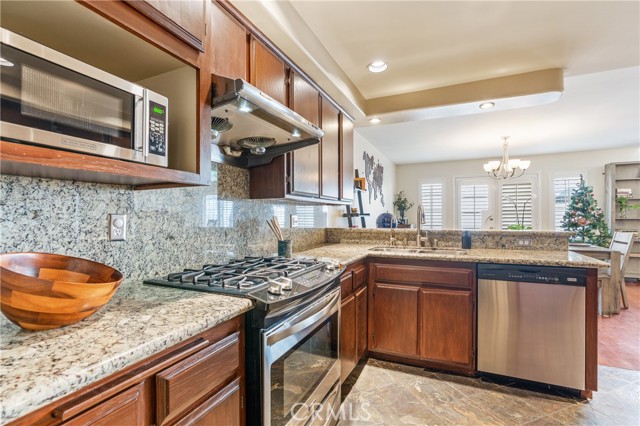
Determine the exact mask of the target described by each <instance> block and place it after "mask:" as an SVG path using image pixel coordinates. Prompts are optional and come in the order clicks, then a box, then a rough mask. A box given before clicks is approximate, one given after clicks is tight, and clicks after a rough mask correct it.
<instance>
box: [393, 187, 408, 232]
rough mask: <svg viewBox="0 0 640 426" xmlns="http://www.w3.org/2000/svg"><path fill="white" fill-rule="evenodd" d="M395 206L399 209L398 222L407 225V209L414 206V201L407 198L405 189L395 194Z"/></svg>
mask: <svg viewBox="0 0 640 426" xmlns="http://www.w3.org/2000/svg"><path fill="white" fill-rule="evenodd" d="M393 206H394V207H395V208H396V210H398V216H399V218H398V223H401V224H403V225H406V224H407V219H406V218H405V216H404V215H405V213H406V212H407V210H409V209H410V208H411V207H413V203H410V202H409V200H407V197H405V195H404V191H400V192H398V193H397V194H396V195H395V198H394V200H393Z"/></svg>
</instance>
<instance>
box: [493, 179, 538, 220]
mask: <svg viewBox="0 0 640 426" xmlns="http://www.w3.org/2000/svg"><path fill="white" fill-rule="evenodd" d="M501 186H502V189H501V207H500V223H501V225H502V229H508V227H509V226H510V225H523V226H525V227H532V224H531V222H532V220H531V216H532V215H531V212H532V210H533V206H532V202H533V198H534V195H533V192H532V184H531V182H519V183H507V182H504V183H502V185H501Z"/></svg>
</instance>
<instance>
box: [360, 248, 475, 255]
mask: <svg viewBox="0 0 640 426" xmlns="http://www.w3.org/2000/svg"><path fill="white" fill-rule="evenodd" d="M369 251H372V252H376V253H396V254H402V253H406V254H410V253H411V254H455V255H458V256H462V255H465V254H469V252H468V251H467V250H464V249H459V248H440V247H391V246H378V247H372V248H370V249H369Z"/></svg>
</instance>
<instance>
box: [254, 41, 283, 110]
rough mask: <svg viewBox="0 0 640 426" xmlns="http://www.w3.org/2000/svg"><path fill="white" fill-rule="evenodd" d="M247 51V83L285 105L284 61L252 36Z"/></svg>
mask: <svg viewBox="0 0 640 426" xmlns="http://www.w3.org/2000/svg"><path fill="white" fill-rule="evenodd" d="M249 49H250V60H249V64H250V75H249V82H250V83H251V84H253V85H254V86H256V87H257V88H258V89H260V90H262V91H263V92H264V93H266V94H267V95H269V96H271V97H272V98H273V99H275V100H276V101H278V102H280V103H281V104H283V105H287V73H286V66H285V63H284V61H283V60H282V59H280V58H279V57H278V56H276V54H275V53H273V52H272V51H271V50H270V49H269V48H268V47H266V46H265V45H264V44H262V43H261V42H259V41H258V40H257V39H256V38H255V37H253V36H252V37H251V41H250V46H249Z"/></svg>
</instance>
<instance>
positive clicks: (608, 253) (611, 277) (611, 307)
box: [569, 243, 624, 316]
mask: <svg viewBox="0 0 640 426" xmlns="http://www.w3.org/2000/svg"><path fill="white" fill-rule="evenodd" d="M569 251H572V252H574V253H580V254H582V255H584V256H589V257H593V258H595V259H600V260H605V261H608V262H609V265H610V266H609V268H607V269H603V270H599V271H598V288H599V292H600V297H599V301H598V313H600V315H602V316H610V315H612V314H619V313H620V309H621V304H620V290H621V288H622V280H623V279H624V277H622V276H621V274H620V252H619V251H617V250H612V249H610V248H609V247H600V246H596V245H593V244H581V243H577V244H576V243H573V244H572V243H569Z"/></svg>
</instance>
